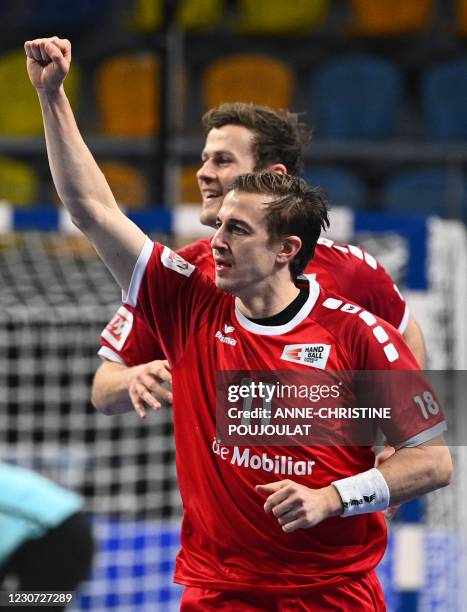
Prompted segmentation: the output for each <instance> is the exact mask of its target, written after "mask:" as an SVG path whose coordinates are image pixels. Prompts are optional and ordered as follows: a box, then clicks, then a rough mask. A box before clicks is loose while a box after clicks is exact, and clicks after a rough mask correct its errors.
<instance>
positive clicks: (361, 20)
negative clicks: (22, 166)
mask: <svg viewBox="0 0 467 612" xmlns="http://www.w3.org/2000/svg"><path fill="white" fill-rule="evenodd" d="M350 5H351V11H352V26H351V27H352V32H353V33H356V34H363V35H367V36H382V35H391V34H405V33H407V32H415V31H417V30H423V29H426V28H428V27H429V26H430V25H431V22H432V19H433V0H350Z"/></svg>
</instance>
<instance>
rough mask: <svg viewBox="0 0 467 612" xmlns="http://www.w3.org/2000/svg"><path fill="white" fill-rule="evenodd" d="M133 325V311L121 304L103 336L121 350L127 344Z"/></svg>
mask: <svg viewBox="0 0 467 612" xmlns="http://www.w3.org/2000/svg"><path fill="white" fill-rule="evenodd" d="M132 326H133V313H132V312H130V311H129V310H127V309H126V308H125V306H120V308H119V309H118V310H117V312H116V313H115V314H114V316H113V317H112V320H111V321H110V323H108V324H107V327H106V328H105V329H104V331H103V332H102V334H101V336H102V337H103V338H104V339H105V340H107V342H108V343H109V344H110V345H111V346H113V347H114V348H116V349H117V351H120V350H121V349H122V347H123V345H124V344H125V340H126V339H127V338H128V334H129V333H130V331H131V328H132Z"/></svg>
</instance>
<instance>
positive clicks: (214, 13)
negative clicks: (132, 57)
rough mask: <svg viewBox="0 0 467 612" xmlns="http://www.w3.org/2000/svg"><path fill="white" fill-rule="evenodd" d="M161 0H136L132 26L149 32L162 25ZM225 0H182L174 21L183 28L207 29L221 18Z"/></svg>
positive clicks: (216, 23)
mask: <svg viewBox="0 0 467 612" xmlns="http://www.w3.org/2000/svg"><path fill="white" fill-rule="evenodd" d="M163 5H164V3H163V0H137V1H136V3H135V15H134V19H133V26H134V28H135V29H136V30H139V31H143V32H151V31H154V30H158V29H160V28H161V27H162V22H163V10H164V6H163ZM224 9H225V0H183V1H182V2H179V3H178V8H177V13H176V21H177V23H178V25H179V26H180V27H181V28H183V29H185V30H190V31H192V30H208V29H210V28H213V27H215V26H216V25H219V24H220V23H221V21H222V19H223V15H224Z"/></svg>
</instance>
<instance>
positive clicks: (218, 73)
mask: <svg viewBox="0 0 467 612" xmlns="http://www.w3.org/2000/svg"><path fill="white" fill-rule="evenodd" d="M294 85H295V76H294V74H293V72H292V70H291V68H290V67H289V66H287V64H285V63H284V62H281V61H279V60H276V59H273V58H270V57H264V56H260V55H248V54H241V55H229V56H226V57H222V58H220V59H218V60H215V61H213V62H212V63H211V64H209V65H208V66H207V67H206V68H205V70H204V74H203V76H202V96H203V103H204V108H205V109H209V108H213V107H215V106H218V105H219V104H222V102H253V103H254V104H260V105H266V106H271V107H272V108H289V107H290V106H291V104H292V95H293V91H294Z"/></svg>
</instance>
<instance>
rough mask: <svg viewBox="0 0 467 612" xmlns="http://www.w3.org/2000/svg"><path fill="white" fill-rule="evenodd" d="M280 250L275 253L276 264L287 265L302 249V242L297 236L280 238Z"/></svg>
mask: <svg viewBox="0 0 467 612" xmlns="http://www.w3.org/2000/svg"><path fill="white" fill-rule="evenodd" d="M280 244H281V246H280V250H279V252H278V253H277V261H278V263H287V264H288V263H289V262H291V261H292V259H293V258H294V257H295V255H296V254H297V253H298V252H299V250H300V249H301V248H302V241H301V239H300V238H299V237H298V236H287V238H282V240H281V243H280Z"/></svg>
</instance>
